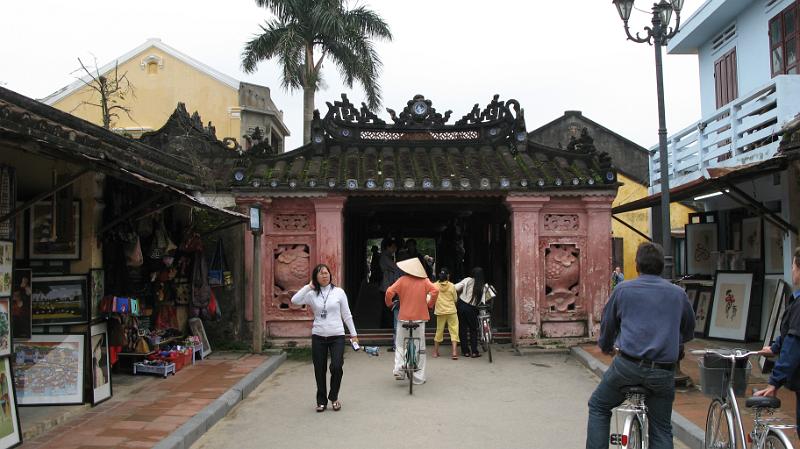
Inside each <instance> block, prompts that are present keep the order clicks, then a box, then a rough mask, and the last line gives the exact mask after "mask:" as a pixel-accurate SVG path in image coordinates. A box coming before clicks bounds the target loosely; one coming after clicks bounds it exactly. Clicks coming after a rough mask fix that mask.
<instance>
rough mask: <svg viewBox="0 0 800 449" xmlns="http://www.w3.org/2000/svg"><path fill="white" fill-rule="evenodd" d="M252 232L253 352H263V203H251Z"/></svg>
mask: <svg viewBox="0 0 800 449" xmlns="http://www.w3.org/2000/svg"><path fill="white" fill-rule="evenodd" d="M249 215H250V223H249V225H250V232H252V233H253V352H254V353H256V354H261V348H262V346H263V345H264V336H263V332H262V326H263V320H262V319H261V232H262V230H263V229H262V225H261V205H260V204H251V205H250V214H249Z"/></svg>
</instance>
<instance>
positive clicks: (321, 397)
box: [292, 264, 358, 412]
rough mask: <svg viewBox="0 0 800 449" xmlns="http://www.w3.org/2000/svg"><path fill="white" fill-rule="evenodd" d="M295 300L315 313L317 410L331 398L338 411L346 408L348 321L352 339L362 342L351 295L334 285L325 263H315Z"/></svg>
mask: <svg viewBox="0 0 800 449" xmlns="http://www.w3.org/2000/svg"><path fill="white" fill-rule="evenodd" d="M292 304H296V305H302V304H306V305H308V306H310V307H311V311H312V312H313V313H314V324H313V325H312V326H311V358H312V360H313V362H314V376H315V377H316V379H317V412H324V411H325V409H326V408H327V407H328V400H330V401H331V408H333V410H334V411H337V412H338V411H339V410H341V409H342V403H341V402H339V387H340V386H341V384H342V375H343V373H344V371H343V369H342V367H343V366H344V325H345V324H346V325H347V329H348V330H349V331H350V340H351V341H353V342H356V343H358V334H357V333H356V327H355V325H354V324H353V315H352V314H351V313H350V306H349V305H348V303H347V295H346V294H345V293H344V290H342V289H341V288H339V287H336V286H335V285H333V282H332V279H331V270H330V268H328V266H327V265H325V264H319V265H317V266H316V267H314V271H313V273H312V275H311V282H309V283H308V285H304V286H303V288H301V289H300V291H298V292H297V293H295V294H294V296H292ZM328 353H330V359H331V364H330V370H331V388H330V392H329V393H326V391H327V385H326V384H327V382H326V374H325V368H326V367H325V365H326V364H327V363H328Z"/></svg>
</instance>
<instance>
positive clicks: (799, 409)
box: [794, 391, 800, 438]
mask: <svg viewBox="0 0 800 449" xmlns="http://www.w3.org/2000/svg"><path fill="white" fill-rule="evenodd" d="M794 396H795V402H796V404H795V411H794V415H795V421H796V423H797V437H798V438H800V391H795V392H794Z"/></svg>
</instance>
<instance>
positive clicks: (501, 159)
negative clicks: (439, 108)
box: [209, 95, 617, 192]
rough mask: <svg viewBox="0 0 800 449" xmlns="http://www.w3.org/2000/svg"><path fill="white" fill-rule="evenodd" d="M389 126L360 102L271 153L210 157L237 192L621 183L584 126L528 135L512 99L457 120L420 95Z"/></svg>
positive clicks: (222, 180) (335, 109)
mask: <svg viewBox="0 0 800 449" xmlns="http://www.w3.org/2000/svg"><path fill="white" fill-rule="evenodd" d="M387 111H389V114H390V116H391V118H392V121H393V123H389V124H387V123H386V122H384V121H383V120H381V119H380V118H378V117H377V116H376V115H375V114H372V113H371V112H369V111H368V110H367V108H366V107H365V106H364V105H363V104H362V108H361V109H360V110H359V109H356V108H355V107H354V106H353V105H352V104H351V103H350V102H349V101H348V100H347V97H346V96H344V95H342V101H337V102H335V103H334V104H331V103H328V113H327V114H326V116H325V117H324V118H320V115H319V113H318V111H315V117H314V121H313V123H312V142H311V143H309V144H306V145H304V146H302V147H300V148H298V149H296V150H294V151H290V152H288V153H284V154H280V155H277V156H273V157H268V158H255V157H252V158H251V157H246V155H245V156H244V157H242V158H240V159H239V160H238V161H237V162H235V163H234V162H233V161H230V160H228V161H224V160H212V161H209V165H210V166H211V167H213V168H212V170H215V174H216V177H217V183H218V188H233V189H234V190H238V191H254V190H258V191H275V192H291V191H297V192H312V191H320V192H322V191H350V192H425V191H452V192H458V191H490V192H491V191H541V190H549V191H552V190H565V191H568V190H576V189H581V190H585V189H610V188H616V185H617V179H616V171H615V169H614V167H613V166H612V164H611V159H610V158H609V157H608V155H607V154H606V153H603V152H598V151H597V150H596V149H595V147H594V144H593V142H592V138H591V137H589V136H588V134H586V132H584V133H583V134H582V136H581V137H580V138H579V139H577V140H575V141H573V142H571V143H570V145H568V147H567V148H566V149H558V148H551V147H546V146H543V145H540V144H537V143H534V142H532V141H531V140H529V139H528V135H527V132H526V129H525V120H524V113H523V110H522V109H521V108H520V107H519V103H518V102H517V101H515V100H508V101H505V102H502V101H499V100H498V97H497V96H495V97H494V99H493V100H492V102H490V103H489V105H487V106H486V108H484V109H483V110H481V109H480V108H479V107H478V105H477V104H476V105H475V107H474V108H473V109H472V111H470V113H468V114H467V115H465V116H464V117H462V118H461V119H460V120H458V121H456V122H455V123H454V124H452V125H448V124H446V122H447V121H448V119H449V117H450V114H451V112H450V111H447V112H445V114H444V115H442V114H440V113H437V112H436V110H435V109H434V108H433V107H432V104H431V101H430V100H426V99H425V98H424V97H423V96H421V95H417V96H415V97H414V98H413V99H412V100H410V101H409V102H408V103H407V105H406V107H405V108H404V109H403V111H402V112H401V113H400V114H396V113H395V111H393V110H391V109H387Z"/></svg>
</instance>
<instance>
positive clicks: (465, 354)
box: [461, 352, 469, 357]
mask: <svg viewBox="0 0 800 449" xmlns="http://www.w3.org/2000/svg"><path fill="white" fill-rule="evenodd" d="M461 355H463V356H464V357H469V352H465V353H463V354H461Z"/></svg>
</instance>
